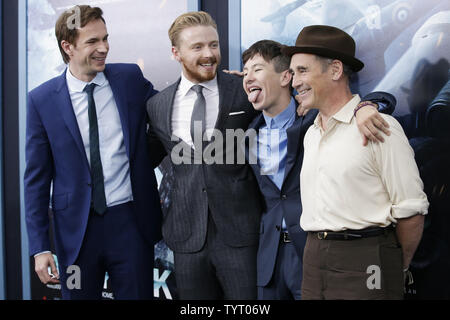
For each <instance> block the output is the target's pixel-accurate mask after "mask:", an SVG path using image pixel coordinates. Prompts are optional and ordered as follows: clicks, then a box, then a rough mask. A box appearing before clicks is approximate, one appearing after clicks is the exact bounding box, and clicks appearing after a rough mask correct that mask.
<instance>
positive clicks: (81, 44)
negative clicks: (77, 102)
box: [61, 19, 109, 82]
mask: <svg viewBox="0 0 450 320" xmlns="http://www.w3.org/2000/svg"><path fill="white" fill-rule="evenodd" d="M61 46H62V48H63V49H64V51H65V52H66V53H67V55H68V56H69V58H70V61H69V69H70V71H71V73H72V74H73V75H74V76H75V77H76V78H78V79H80V80H82V81H85V82H89V81H91V80H92V79H94V78H95V76H96V75H97V73H98V72H103V71H104V70H105V61H106V57H107V55H108V51H109V44H108V32H107V30H106V25H105V23H104V22H103V21H102V20H101V19H97V20H93V21H91V22H89V23H88V24H86V25H85V26H84V27H83V28H80V29H78V38H77V40H76V42H75V44H71V43H69V42H67V41H65V40H63V41H62V42H61Z"/></svg>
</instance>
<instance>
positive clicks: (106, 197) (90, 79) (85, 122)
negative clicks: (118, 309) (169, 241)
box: [24, 6, 161, 299]
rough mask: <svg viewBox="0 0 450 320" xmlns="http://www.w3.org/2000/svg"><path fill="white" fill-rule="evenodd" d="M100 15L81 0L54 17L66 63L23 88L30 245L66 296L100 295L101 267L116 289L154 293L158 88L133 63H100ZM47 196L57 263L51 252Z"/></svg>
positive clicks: (40, 270)
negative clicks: (149, 115)
mask: <svg viewBox="0 0 450 320" xmlns="http://www.w3.org/2000/svg"><path fill="white" fill-rule="evenodd" d="M73 12H75V13H77V12H78V13H79V17H78V18H79V20H77V19H76V18H75V19H74V17H73ZM102 15H103V12H102V10H101V9H100V8H92V7H90V6H78V7H77V8H73V9H72V10H69V11H67V12H65V13H63V14H62V15H61V16H60V17H59V19H58V21H57V23H56V27H55V33H56V37H57V40H58V45H59V49H60V51H61V54H62V56H63V59H64V61H65V63H67V64H68V68H67V69H66V71H65V72H64V73H63V74H62V75H61V76H59V77H56V78H54V79H51V80H49V81H47V82H45V83H44V84H42V85H41V86H39V87H38V88H36V89H34V90H32V91H31V92H30V93H29V96H28V109H27V133H26V171H25V176H24V183H25V210H26V222H27V229H28V237H29V247H30V254H31V255H32V256H34V259H35V271H36V273H37V274H38V276H39V278H40V280H41V281H42V282H43V283H57V282H60V283H61V287H62V295H63V298H64V299H100V298H101V291H102V288H103V282H104V278H105V272H108V274H109V278H110V281H111V286H112V290H113V293H114V296H115V298H116V299H151V298H152V295H153V245H154V244H155V243H156V242H157V241H159V240H160V238H161V231H160V225H161V211H160V210H161V209H160V201H159V195H158V191H157V183H156V179H155V175H154V172H153V170H152V166H151V162H152V160H154V162H158V161H159V159H158V160H157V159H156V158H157V157H158V156H157V155H156V154H157V151H156V150H149V149H148V147H147V144H146V130H147V125H146V114H145V102H146V101H147V99H148V98H149V97H150V96H152V95H153V94H155V93H156V91H155V90H153V86H152V84H151V83H150V82H149V81H147V80H146V79H145V78H144V77H143V75H142V72H141V70H140V69H139V67H138V66H137V65H127V64H106V63H105V60H106V58H107V54H108V51H109V44H108V33H107V30H106V24H105V20H104V18H103V17H102ZM74 21H75V22H76V21H79V22H80V25H78V26H76V27H74V26H72V24H73V22H74ZM151 159H152V160H151ZM50 189H51V190H50ZM49 204H51V207H52V212H53V225H54V230H53V231H54V241H55V249H56V255H57V257H58V261H59V271H58V270H57V268H56V265H55V261H54V259H53V256H52V253H51V252H50V240H49V215H48V213H49V210H48V209H49ZM73 266H75V267H73ZM49 270H51V272H49ZM58 279H59V280H60V281H59V280H58Z"/></svg>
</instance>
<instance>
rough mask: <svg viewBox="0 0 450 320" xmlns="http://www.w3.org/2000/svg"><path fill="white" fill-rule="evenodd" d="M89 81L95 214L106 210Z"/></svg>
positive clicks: (87, 90)
mask: <svg viewBox="0 0 450 320" xmlns="http://www.w3.org/2000/svg"><path fill="white" fill-rule="evenodd" d="M95 86H96V85H95V83H91V84H89V85H87V86H86V87H85V88H84V91H85V92H86V93H87V95H88V114H89V153H90V158H91V178H92V208H93V209H94V211H95V212H96V213H97V214H100V215H103V214H104V213H105V212H106V196H105V184H104V180H103V167H102V161H101V158H100V142H99V138H98V123H97V111H96V110H95V101H94V88H95Z"/></svg>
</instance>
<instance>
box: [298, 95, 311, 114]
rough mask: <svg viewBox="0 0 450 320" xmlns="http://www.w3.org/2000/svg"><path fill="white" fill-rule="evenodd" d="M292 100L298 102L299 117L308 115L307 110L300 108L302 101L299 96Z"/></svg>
mask: <svg viewBox="0 0 450 320" xmlns="http://www.w3.org/2000/svg"><path fill="white" fill-rule="evenodd" d="M294 98H295V100H297V102H298V108H297V114H298V115H299V116H300V117H302V116H305V115H306V114H307V113H308V111H309V109H307V108H305V107H303V106H302V101H301V99H300V95H298V94H297V95H296V96H295V97H294Z"/></svg>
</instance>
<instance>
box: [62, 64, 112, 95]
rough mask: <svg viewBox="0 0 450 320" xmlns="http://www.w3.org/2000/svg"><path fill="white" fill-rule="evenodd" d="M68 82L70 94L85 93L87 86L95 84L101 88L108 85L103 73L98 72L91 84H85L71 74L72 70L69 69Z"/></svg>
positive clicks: (67, 73) (67, 72)
mask: <svg viewBox="0 0 450 320" xmlns="http://www.w3.org/2000/svg"><path fill="white" fill-rule="evenodd" d="M66 81H67V87H68V89H69V91H70V92H83V90H84V88H85V87H86V85H88V84H91V83H95V84H96V85H97V86H99V87H101V86H103V85H104V84H105V83H106V77H105V74H104V73H103V72H98V73H97V75H96V76H95V78H94V79H92V81H91V82H84V81H81V80H80V79H77V78H75V77H74V76H73V75H72V72H70V69H69V68H67V71H66Z"/></svg>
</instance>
